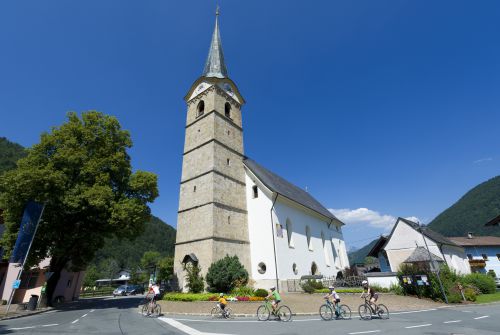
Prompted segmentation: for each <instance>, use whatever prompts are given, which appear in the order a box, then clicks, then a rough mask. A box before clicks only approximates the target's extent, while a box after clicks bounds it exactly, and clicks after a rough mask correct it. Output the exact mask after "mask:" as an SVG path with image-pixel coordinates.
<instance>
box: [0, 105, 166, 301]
mask: <svg viewBox="0 0 500 335" xmlns="http://www.w3.org/2000/svg"><path fill="white" fill-rule="evenodd" d="M131 146H132V141H131V139H130V134H129V133H128V132H127V131H125V130H122V129H121V126H120V124H119V122H118V120H117V119H116V118H115V117H112V116H108V115H104V114H102V113H100V112H96V111H90V112H86V113H83V114H82V115H81V118H80V117H79V116H78V115H77V114H76V113H69V114H68V120H67V122H66V123H64V124H63V125H61V126H60V127H56V128H53V129H52V131H51V132H50V133H44V134H42V136H41V140H40V143H38V144H35V145H34V146H33V147H32V148H30V149H28V156H27V157H25V158H22V159H20V160H19V161H18V167H17V169H14V170H11V171H8V172H6V173H5V174H4V175H2V176H1V177H0V207H2V208H4V219H5V226H6V230H5V233H4V235H3V237H2V240H1V241H0V243H1V245H2V246H3V247H4V250H5V251H6V252H5V256H6V257H9V255H10V253H11V252H12V249H13V247H14V244H15V241H16V237H17V233H18V231H19V223H20V219H21V216H22V213H23V210H24V206H25V204H26V202H27V201H28V200H35V201H38V202H42V203H45V204H46V207H45V211H44V214H43V218H42V222H41V223H40V225H39V228H38V232H37V235H36V238H35V240H34V242H33V246H32V248H31V252H30V255H29V258H28V260H27V266H34V265H37V264H38V263H39V262H40V261H41V260H43V259H45V258H46V257H50V258H51V260H50V271H51V272H53V275H52V276H51V277H50V278H49V280H48V282H47V297H48V301H49V302H50V301H51V299H52V295H53V293H54V290H55V287H56V285H57V282H58V281H59V278H60V274H61V271H62V270H63V269H65V268H66V269H69V270H82V269H84V268H85V267H86V266H87V264H88V263H89V262H90V261H91V260H92V259H93V257H94V255H95V253H96V251H97V250H98V249H100V248H101V247H102V246H103V244H104V241H105V239H106V238H112V237H118V238H133V237H134V236H136V235H137V234H140V233H141V232H142V230H143V229H144V223H145V222H146V221H147V220H149V219H150V209H149V207H148V205H147V204H148V203H149V202H152V201H154V199H155V198H156V197H157V196H158V190H157V177H156V175H154V174H152V173H149V172H144V171H136V172H134V173H133V172H132V168H131V163H130V157H129V155H128V154H127V149H129V148H130V147H131Z"/></svg>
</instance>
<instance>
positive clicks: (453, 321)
mask: <svg viewBox="0 0 500 335" xmlns="http://www.w3.org/2000/svg"><path fill="white" fill-rule="evenodd" d="M455 322H462V320H452V321H445V322H443V323H455Z"/></svg>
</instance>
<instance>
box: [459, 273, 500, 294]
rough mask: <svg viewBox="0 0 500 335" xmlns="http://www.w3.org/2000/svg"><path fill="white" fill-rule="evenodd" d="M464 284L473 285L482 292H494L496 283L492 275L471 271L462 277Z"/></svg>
mask: <svg viewBox="0 0 500 335" xmlns="http://www.w3.org/2000/svg"><path fill="white" fill-rule="evenodd" d="M462 282H463V283H464V284H469V285H474V286H475V287H477V288H478V289H479V290H480V291H481V293H482V294H486V293H495V291H496V284H495V280H494V279H493V277H491V276H489V275H486V274H482V273H471V274H468V275H465V276H464V277H463V278H462Z"/></svg>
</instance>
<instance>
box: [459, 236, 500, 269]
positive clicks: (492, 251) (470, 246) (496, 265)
mask: <svg viewBox="0 0 500 335" xmlns="http://www.w3.org/2000/svg"><path fill="white" fill-rule="evenodd" d="M449 239H450V240H451V241H453V242H454V243H455V244H457V245H460V246H461V247H463V248H464V249H465V254H466V255H467V259H468V260H469V264H470V267H471V270H472V272H480V273H488V272H489V271H494V272H495V274H496V276H497V277H500V237H497V236H474V235H473V234H472V233H469V234H467V236H466V237H449Z"/></svg>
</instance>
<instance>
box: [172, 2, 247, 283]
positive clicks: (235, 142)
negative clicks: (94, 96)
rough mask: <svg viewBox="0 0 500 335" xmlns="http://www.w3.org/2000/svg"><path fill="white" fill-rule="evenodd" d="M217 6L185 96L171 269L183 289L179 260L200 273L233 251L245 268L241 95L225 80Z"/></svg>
mask: <svg viewBox="0 0 500 335" xmlns="http://www.w3.org/2000/svg"><path fill="white" fill-rule="evenodd" d="M218 16H219V11H218V10H217V13H216V20H215V29H214V32H213V35H212V41H211V44H210V49H209V52H208V58H207V61H206V64H205V67H204V70H203V74H202V76H201V77H200V78H198V80H196V81H195V82H194V84H193V85H192V86H191V88H190V90H189V91H188V93H187V95H186V96H185V98H184V99H185V101H186V104H187V117H186V137H185V143H184V154H183V161H182V177H181V185H180V195H179V211H178V219H177V237H176V244H175V262H174V272H175V274H176V275H177V278H178V280H179V286H180V287H181V288H185V278H184V277H185V272H184V271H183V265H182V264H185V263H187V262H193V263H198V265H199V266H200V267H201V269H202V275H205V274H206V273H207V270H208V268H209V267H210V265H211V264H212V263H213V262H214V261H216V260H218V259H221V258H223V257H224V256H226V254H227V255H230V256H233V255H237V256H238V257H239V259H240V261H241V263H242V264H243V265H244V266H245V268H246V269H247V271H248V272H249V274H250V273H251V272H250V247H249V238H248V223H247V210H246V208H247V206H246V195H245V171H244V167H243V158H244V154H243V128H242V116H241V107H242V106H243V104H244V103H245V100H244V99H243V97H242V96H241V94H240V93H239V90H238V87H237V86H236V84H235V83H234V82H233V81H232V80H231V79H229V76H228V72H227V68H226V64H225V62H224V55H223V52H222V43H221V38H220V33H219V22H218Z"/></svg>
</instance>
